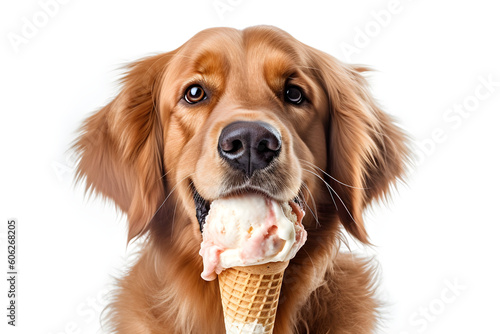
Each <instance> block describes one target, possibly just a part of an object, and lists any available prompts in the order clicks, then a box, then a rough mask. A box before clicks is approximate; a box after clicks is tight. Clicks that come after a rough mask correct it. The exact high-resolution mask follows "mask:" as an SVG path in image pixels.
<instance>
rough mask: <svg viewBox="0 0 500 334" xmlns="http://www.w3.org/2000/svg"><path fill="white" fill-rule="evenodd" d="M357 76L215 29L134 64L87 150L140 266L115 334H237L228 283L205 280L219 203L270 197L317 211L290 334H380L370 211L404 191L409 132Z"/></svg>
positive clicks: (299, 52)
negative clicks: (357, 249) (231, 333)
mask: <svg viewBox="0 0 500 334" xmlns="http://www.w3.org/2000/svg"><path fill="white" fill-rule="evenodd" d="M368 70H369V69H368V68H366V67H363V66H354V65H348V64H344V63H342V62H341V61H339V60H337V59H335V58H334V57H332V56H330V55H328V54H326V53H323V52H321V51H319V50H317V49H314V48H312V47H310V46H307V45H305V44H303V43H301V42H299V41H297V40H296V39H294V38H293V37H292V36H291V35H289V34H288V33H286V32H284V31H282V30H280V29H278V28H275V27H270V26H257V27H250V28H247V29H244V30H236V29H232V28H212V29H207V30H204V31H201V32H199V33H198V34H196V35H195V36H194V37H192V38H191V39H190V40H188V41H187V42H186V43H185V44H184V45H182V46H181V47H179V48H178V49H176V50H174V51H171V52H167V53H163V54H158V55H154V56H150V57H148V58H144V59H142V60H139V61H137V62H135V63H133V64H131V65H130V67H129V68H128V71H127V73H126V74H125V75H124V77H123V78H122V82H121V83H122V88H121V91H120V92H119V94H118V95H117V96H116V98H115V99H114V100H112V102H110V103H109V104H108V105H106V106H105V107H103V108H102V109H101V110H99V111H97V112H96V113H95V114H93V115H91V116H90V117H88V118H87V119H86V120H85V121H84V123H83V125H82V128H81V132H80V134H79V135H78V138H77V139H76V141H75V143H74V149H75V150H76V152H77V153H78V157H79V160H78V166H77V180H80V181H81V182H83V183H84V184H85V185H86V189H87V191H89V192H90V193H94V194H100V195H102V196H103V197H104V198H107V199H111V200H112V201H113V202H114V203H115V204H116V206H117V207H118V208H119V209H120V210H121V211H123V212H124V213H125V214H126V215H127V218H128V224H129V225H128V240H129V242H130V241H131V240H135V239H136V238H139V237H140V238H141V240H143V246H142V250H141V253H140V257H139V259H138V260H137V262H136V263H135V264H134V265H133V267H132V268H131V269H130V271H129V272H128V273H127V274H125V276H124V277H123V278H121V279H120V280H119V282H118V287H117V291H116V295H115V296H114V299H113V301H112V302H111V304H110V305H109V307H110V312H109V314H108V319H109V325H110V331H111V332H114V333H121V334H122V333H134V334H159V333H203V334H207V333H209V334H210V333H214V334H215V333H217V334H218V333H224V322H223V313H222V306H221V301H220V296H219V287H218V283H217V280H215V281H211V282H207V281H204V280H203V279H201V277H200V273H201V272H202V269H203V267H202V258H201V257H200V255H199V250H200V243H201V241H202V234H201V231H202V229H203V224H204V220H205V217H206V215H207V213H208V212H209V210H210V203H211V202H212V201H214V200H215V199H218V198H223V197H226V196H229V195H232V194H235V193H238V194H242V193H243V194H244V193H250V192H252V193H253V192H256V193H259V194H262V195H264V196H267V197H269V198H272V199H274V200H276V201H278V202H286V201H295V202H297V203H300V204H301V205H302V206H303V207H304V210H305V211H306V212H307V213H306V216H305V218H304V220H303V224H304V226H305V229H306V230H307V233H308V239H307V241H306V243H305V245H304V247H303V248H302V249H301V250H299V252H298V254H297V255H296V257H295V258H293V259H292V260H291V261H290V264H289V267H288V268H287V270H286V271H285V275H284V278H283V286H282V291H281V295H280V302H279V303H280V304H279V307H278V311H277V315H276V321H275V327H274V333H330V334H332V333H335V334H340V333H342V334H348V333H352V334H360V333H373V332H374V330H375V329H376V328H377V326H378V325H377V324H378V320H379V311H378V310H379V306H380V305H379V302H378V301H377V298H376V297H375V288H374V278H373V276H374V272H375V269H374V266H373V265H372V263H371V261H370V260H366V259H363V258H361V257H358V256H355V255H353V254H347V253H342V252H340V251H339V247H340V244H341V240H342V238H343V234H342V231H341V226H343V227H344V229H345V231H347V233H350V234H351V235H352V236H353V237H354V238H355V239H357V240H359V241H360V242H362V243H365V244H368V243H369V238H368V236H367V233H366V230H365V228H364V225H363V216H362V214H363V210H364V209H365V208H366V207H367V205H369V204H370V203H371V202H372V201H373V200H376V199H380V198H383V197H384V196H386V195H387V193H388V190H389V188H391V186H392V185H394V184H395V182H396V181H397V180H398V179H401V178H402V177H403V176H404V172H405V166H406V161H407V157H408V148H407V140H406V135H405V133H404V132H403V131H402V130H401V129H400V128H399V127H398V126H397V125H396V124H395V122H394V120H393V119H392V118H391V117H390V116H389V115H388V114H386V113H385V112H383V111H382V110H381V109H380V107H379V106H378V105H377V103H376V102H375V101H374V98H373V97H372V95H371V93H370V91H369V87H368V84H367V81H366V79H365V78H364V75H363V74H364V72H366V71H368Z"/></svg>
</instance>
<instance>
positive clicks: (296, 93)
mask: <svg viewBox="0 0 500 334" xmlns="http://www.w3.org/2000/svg"><path fill="white" fill-rule="evenodd" d="M285 99H286V100H287V101H288V102H290V103H293V104H301V103H302V102H303V101H304V94H302V90H301V89H300V88H299V87H297V86H288V87H286V88H285Z"/></svg>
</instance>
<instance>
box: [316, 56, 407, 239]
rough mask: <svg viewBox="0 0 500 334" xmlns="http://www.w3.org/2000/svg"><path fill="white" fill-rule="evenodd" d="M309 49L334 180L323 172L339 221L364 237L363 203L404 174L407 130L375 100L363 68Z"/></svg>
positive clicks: (368, 201)
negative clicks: (323, 97)
mask: <svg viewBox="0 0 500 334" xmlns="http://www.w3.org/2000/svg"><path fill="white" fill-rule="evenodd" d="M314 52H316V54H315V57H314V58H315V60H316V62H317V64H316V65H317V68H318V69H319V71H318V72H317V75H318V77H319V80H320V81H321V82H322V83H323V86H324V89H325V91H326V93H327V95H328V98H329V107H330V124H329V134H328V137H329V139H328V155H329V157H328V167H327V172H328V173H329V174H330V175H331V176H332V177H333V178H335V179H336V180H334V179H332V178H329V177H327V178H328V182H329V184H330V186H331V187H332V189H333V191H334V192H335V193H334V194H332V195H333V196H334V197H335V201H336V202H337V204H336V206H337V209H338V214H339V218H340V221H341V222H342V224H343V225H344V227H345V228H346V230H347V231H348V232H350V233H351V234H352V235H353V236H355V237H356V238H357V239H358V240H360V241H362V242H364V243H368V236H367V234H366V230H365V227H364V224H363V216H362V213H363V209H364V208H365V207H366V206H367V205H368V204H369V203H370V202H371V201H372V200H373V199H380V198H381V197H384V196H385V195H386V194H387V193H388V190H389V188H390V186H391V184H393V183H395V181H396V180H397V179H398V178H401V177H402V175H403V174H404V171H405V165H406V161H407V156H408V147H407V144H406V136H405V134H404V133H403V132H402V131H401V129H400V128H399V127H398V126H397V125H395V124H394V121H393V119H392V118H391V117H390V116H389V115H388V114H386V113H385V112H384V111H382V110H381V109H380V108H379V106H378V105H377V103H376V102H375V101H374V98H373V97H372V95H371V93H370V92H369V88H368V83H367V82H366V79H365V78H364V77H363V76H362V72H365V71H367V70H368V69H367V68H364V67H359V66H351V65H346V64H344V63H342V62H340V61H338V60H336V59H335V58H333V57H331V56H330V55H327V54H325V53H322V52H319V51H316V50H315V51H314ZM325 179H326V178H325Z"/></svg>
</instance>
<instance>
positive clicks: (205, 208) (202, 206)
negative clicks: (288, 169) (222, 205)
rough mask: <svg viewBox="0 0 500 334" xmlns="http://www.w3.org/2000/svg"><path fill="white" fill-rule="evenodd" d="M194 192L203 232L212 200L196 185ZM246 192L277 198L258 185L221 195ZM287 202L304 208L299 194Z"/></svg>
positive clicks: (197, 214) (198, 217)
mask: <svg viewBox="0 0 500 334" xmlns="http://www.w3.org/2000/svg"><path fill="white" fill-rule="evenodd" d="M192 193H193V199H194V206H195V208H196V219H198V224H199V225H200V232H202V231H203V226H204V225H205V221H206V218H207V216H208V213H209V211H210V204H211V203H212V202H211V201H208V200H206V199H205V198H203V197H202V196H201V195H200V193H198V191H197V190H196V188H195V187H194V186H192ZM246 193H248V194H259V195H262V196H264V197H268V198H271V199H274V200H276V199H275V198H273V196H270V195H269V194H268V193H267V192H265V191H263V190H262V189H260V188H256V187H245V188H239V189H237V190H233V191H230V192H228V193H226V194H224V196H221V198H224V197H229V196H233V195H244V194H246ZM278 202H279V201H278ZM287 202H294V203H296V204H297V205H298V206H299V207H300V209H301V210H304V200H303V199H302V198H301V197H300V196H299V195H298V194H297V195H296V196H295V197H294V198H293V199H291V200H289V201H287Z"/></svg>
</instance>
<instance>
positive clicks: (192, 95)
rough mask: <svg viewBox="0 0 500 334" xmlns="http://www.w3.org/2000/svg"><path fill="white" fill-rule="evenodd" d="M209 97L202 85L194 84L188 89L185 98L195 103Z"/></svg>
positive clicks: (188, 101)
mask: <svg viewBox="0 0 500 334" xmlns="http://www.w3.org/2000/svg"><path fill="white" fill-rule="evenodd" d="M206 97H207V95H206V94H205V91H204V90H203V88H201V86H200V85H192V86H189V88H188V89H187V90H186V93H185V94H184V100H186V102H187V103H190V104H193V103H198V102H200V101H202V100H204V99H205V98H206Z"/></svg>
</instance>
